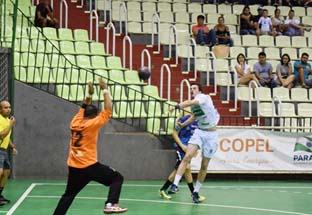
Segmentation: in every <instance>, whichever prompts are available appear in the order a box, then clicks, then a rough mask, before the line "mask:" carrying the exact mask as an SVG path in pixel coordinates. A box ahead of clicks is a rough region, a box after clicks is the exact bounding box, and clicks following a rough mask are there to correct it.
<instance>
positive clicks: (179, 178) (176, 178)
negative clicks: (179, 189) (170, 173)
mask: <svg viewBox="0 0 312 215" xmlns="http://www.w3.org/2000/svg"><path fill="white" fill-rule="evenodd" d="M181 178H182V176H181V175H178V174H176V176H175V178H174V182H173V184H174V185H176V186H178V185H179V182H180V180H181Z"/></svg>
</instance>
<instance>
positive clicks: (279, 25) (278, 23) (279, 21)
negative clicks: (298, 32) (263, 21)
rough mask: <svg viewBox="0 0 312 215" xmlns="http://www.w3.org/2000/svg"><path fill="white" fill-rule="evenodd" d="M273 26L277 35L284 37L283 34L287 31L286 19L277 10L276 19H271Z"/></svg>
mask: <svg viewBox="0 0 312 215" xmlns="http://www.w3.org/2000/svg"><path fill="white" fill-rule="evenodd" d="M271 21H272V25H273V31H275V32H276V35H282V33H283V32H284V31H285V30H286V29H287V28H285V25H284V18H283V16H281V10H280V9H278V8H276V9H275V11H274V17H272V19H271Z"/></svg>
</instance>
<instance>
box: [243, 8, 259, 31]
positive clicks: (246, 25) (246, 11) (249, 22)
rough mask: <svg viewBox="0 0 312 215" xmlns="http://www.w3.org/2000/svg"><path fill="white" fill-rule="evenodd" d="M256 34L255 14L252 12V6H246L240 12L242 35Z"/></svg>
mask: <svg viewBox="0 0 312 215" xmlns="http://www.w3.org/2000/svg"><path fill="white" fill-rule="evenodd" d="M245 34H252V35H255V34H256V29H255V26H254V23H253V16H252V14H251V13H250V8H249V7H248V6H245V7H244V8H243V12H242V13H241V14H240V35H245Z"/></svg>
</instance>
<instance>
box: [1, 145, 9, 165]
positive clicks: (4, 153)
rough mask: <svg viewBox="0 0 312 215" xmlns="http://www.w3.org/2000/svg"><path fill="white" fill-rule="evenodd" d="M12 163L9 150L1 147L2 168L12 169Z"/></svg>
mask: <svg viewBox="0 0 312 215" xmlns="http://www.w3.org/2000/svg"><path fill="white" fill-rule="evenodd" d="M10 168H11V164H10V160H9V155H8V151H7V150H6V149H2V148H0V169H10Z"/></svg>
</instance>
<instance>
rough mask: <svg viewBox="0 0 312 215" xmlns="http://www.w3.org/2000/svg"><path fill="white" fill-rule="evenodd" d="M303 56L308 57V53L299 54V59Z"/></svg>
mask: <svg viewBox="0 0 312 215" xmlns="http://www.w3.org/2000/svg"><path fill="white" fill-rule="evenodd" d="M303 56H307V57H309V54H308V53H306V52H303V53H302V54H301V57H303Z"/></svg>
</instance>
